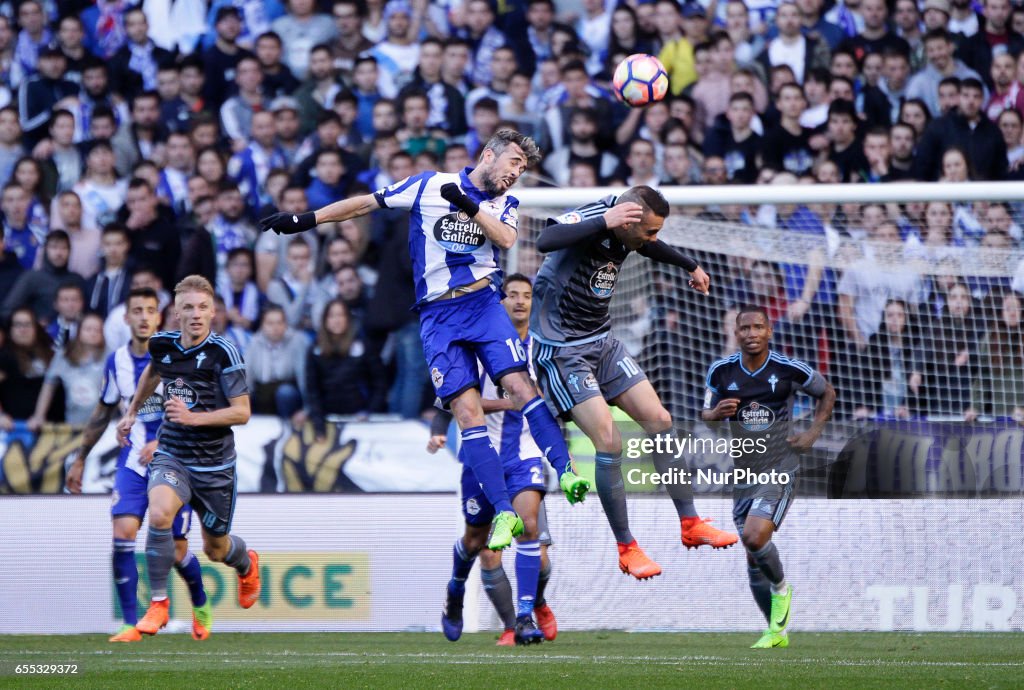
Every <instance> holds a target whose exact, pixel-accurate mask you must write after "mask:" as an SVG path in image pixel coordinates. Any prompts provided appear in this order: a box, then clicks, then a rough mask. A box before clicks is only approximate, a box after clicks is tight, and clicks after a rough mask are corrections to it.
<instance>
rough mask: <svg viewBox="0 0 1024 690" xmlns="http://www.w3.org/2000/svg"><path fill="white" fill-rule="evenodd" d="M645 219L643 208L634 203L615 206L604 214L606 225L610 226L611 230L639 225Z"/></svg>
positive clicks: (628, 202) (627, 202) (629, 202)
mask: <svg viewBox="0 0 1024 690" xmlns="http://www.w3.org/2000/svg"><path fill="white" fill-rule="evenodd" d="M643 218H644V208H643V206H641V205H640V204H635V203H633V202H632V201H626V202H623V203H621V204H615V205H614V206H612V207H611V208H610V209H608V210H607V211H605V212H604V224H605V225H606V226H608V229H609V230H611V229H613V228H621V227H624V226H626V225H631V224H633V223H639V222H640V221H641V220H643Z"/></svg>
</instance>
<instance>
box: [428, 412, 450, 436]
mask: <svg viewBox="0 0 1024 690" xmlns="http://www.w3.org/2000/svg"><path fill="white" fill-rule="evenodd" d="M451 423H452V413H451V412H448V411H446V410H438V411H437V414H435V415H434V418H433V419H432V420H430V435H431V436H445V435H447V434H448V425H450V424H451Z"/></svg>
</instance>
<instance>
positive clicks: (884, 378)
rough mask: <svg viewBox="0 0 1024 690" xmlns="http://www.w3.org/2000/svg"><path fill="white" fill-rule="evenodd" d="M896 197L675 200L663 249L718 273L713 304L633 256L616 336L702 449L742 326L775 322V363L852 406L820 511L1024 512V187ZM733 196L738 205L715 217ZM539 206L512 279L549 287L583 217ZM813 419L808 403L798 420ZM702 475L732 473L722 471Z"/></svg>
mask: <svg viewBox="0 0 1024 690" xmlns="http://www.w3.org/2000/svg"><path fill="white" fill-rule="evenodd" d="M886 187H887V185H874V186H868V185H856V186H850V185H845V186H836V187H824V186H809V185H792V186H781V187H755V188H739V189H736V190H735V191H734V192H733V193H731V195H728V196H727V195H722V194H721V192H726V193H727V194H728V193H729V192H730V190H728V189H717V190H716V189H711V190H709V189H707V188H704V189H700V188H696V189H694V188H674V189H670V190H667V191H666V194H667V198H668V199H669V201H670V203H671V204H672V205H673V207H672V213H671V215H670V217H669V218H668V219H667V221H666V223H665V226H664V228H663V230H662V232H661V233H660V235H659V239H660V240H662V241H664V242H667V243H669V244H671V245H673V246H676V247H679V248H681V249H683V250H684V251H686V252H687V253H688V254H690V255H692V256H694V257H696V258H697V259H698V260H699V261H700V263H701V265H702V267H703V268H704V269H705V270H706V271H707V273H708V274H709V275H710V276H711V285H712V288H711V294H710V295H709V296H707V297H705V296H703V295H701V294H698V293H697V292H695V291H694V290H692V289H690V288H689V287H688V286H687V280H688V276H687V274H686V273H685V271H683V270H682V269H680V268H676V267H673V266H668V265H664V264H658V263H655V262H652V261H650V260H648V259H645V258H643V257H641V256H639V255H636V254H633V255H631V256H630V258H629V259H628V260H627V262H626V263H625V265H624V266H623V268H622V271H621V272H620V275H619V277H618V282H617V284H616V287H615V292H614V294H613V297H612V299H611V313H612V324H613V327H612V334H613V335H614V336H615V337H617V338H618V339H619V340H621V341H622V343H623V344H624V345H625V347H626V349H627V350H628V351H629V353H630V354H631V355H632V356H633V357H634V359H636V361H637V362H638V363H639V364H640V366H641V367H642V368H643V369H644V370H645V372H646V373H647V375H648V377H649V379H650V380H651V383H652V384H653V385H654V387H655V389H656V390H657V391H658V393H659V395H660V396H661V399H662V401H663V403H664V404H665V406H666V408H667V409H668V410H669V412H670V413H671V414H672V416H673V419H674V420H676V422H677V425H678V428H677V433H681V432H684V431H685V432H690V433H693V432H695V430H696V431H701V430H703V429H702V427H701V424H700V423H699V422H698V421H696V420H699V411H700V409H701V407H702V404H703V397H704V390H705V387H704V381H705V376H706V373H707V370H708V367H709V365H710V364H711V363H712V362H713V361H714V360H716V359H717V358H720V357H723V356H727V355H729V354H732V353H734V352H736V351H737V350H738V349H739V348H738V344H737V343H736V340H735V336H734V334H733V330H734V323H735V315H736V310H737V308H738V307H740V306H742V305H757V306H761V307H764V308H765V309H766V310H767V311H768V313H769V315H770V317H771V320H772V322H773V331H774V333H773V337H772V348H773V349H774V350H777V351H779V352H781V353H783V354H785V355H787V356H789V357H793V358H798V359H801V360H803V361H805V362H807V363H808V364H810V365H811V366H812V367H814V368H816V369H818V370H819V371H820V372H821V373H822V374H823V375H824V376H825V377H826V378H827V379H828V380H829V381H830V382H831V383H832V384H833V385H834V386H835V388H836V391H837V394H838V399H837V403H836V408H835V414H834V417H833V420H832V422H830V424H829V426H828V428H827V430H826V433H825V434H824V436H823V438H822V440H821V441H820V442H819V443H818V444H817V446H816V448H815V450H814V451H813V452H812V453H810V454H807V455H805V456H803V457H802V459H801V465H802V467H801V493H802V494H803V495H807V494H811V495H821V496H826V495H831V496H835V497H838V496H844V497H845V496H858V495H875V494H878V495H889V496H895V495H907V494H920V493H928V494H932V495H934V494H943V493H952V494H956V495H969V496H973V495H979V494H980V495H987V494H993V495H1006V494H1007V493H1016V494H1017V495H1020V494H1021V483H1020V474H1021V468H1020V464H1021V463H1020V449H1021V448H1020V442H1019V436H1020V434H1019V433H1015V434H1013V435H1010V436H1007V435H1006V434H1005V433H1004V434H1002V436H1000V433H1001V432H1004V431H1013V430H1016V429H1018V428H1019V424H1018V423H1019V422H1021V421H1024V326H1022V311H1021V301H1022V299H1024V298H1022V296H1021V291H1024V264H1022V261H1021V260H1022V254H1021V252H1020V250H1019V249H1018V246H1019V242H1020V241H1021V238H1022V232H1024V231H1022V227H1021V224H1022V223H1024V221H1021V222H1020V223H1019V222H1018V221H1019V220H1020V217H1021V215H1020V214H1021V211H1022V210H1024V205H1022V203H1021V202H1022V201H1024V196H1022V194H1021V192H1022V189H1024V187H1022V186H1020V185H1002V189H995V190H994V189H993V188H992V185H987V186H986V188H985V189H979V186H978V185H966V186H965V185H935V184H932V185H899V187H900V188H902V189H903V190H905V191H908V192H910V193H908V194H907V195H906V197H907V198H910V199H913V200H900V199H899V198H894V197H893V194H892V191H891V190H890V189H886ZM852 190H855V192H854V193H853V194H851V191H852ZM958 190H959V191H958ZM566 191H567V192H569V195H571V196H573V197H574V199H577V198H578V199H580V200H581V201H582V200H583V198H584V197H586V195H584V194H582V192H583V191H585V190H566ZM611 191H612V190H593V195H592V197H586V198H590V200H594V199H597V198H599V197H600V196H602V195H603V194H602V193H608V192H611ZM744 192H747V197H748V198H749V199H744V197H743V196H742V194H743V193H744ZM968 192H969V193H968ZM1000 192H1005V194H1004V196H1002V197H1001V198H1000V197H997V196H996V195H997V194H999V193H1000ZM716 193H717V194H718V196H719V198H721V199H723V200H728V203H713V202H707V201H704V202H702V201H701V200H702V198H703V199H707V198H708V195H709V194H710V195H711V196H714V195H715V194H716ZM830 194H831V196H830ZM873 194H874V197H872V195H873ZM958 194H960V196H961V197H963V198H958V196H957V195H958ZM561 196H565V195H561ZM979 196H983V197H986V198H984V199H978V198H977V197H979ZM521 197H522V198H523V204H522V215H523V218H524V221H523V222H522V224H521V229H520V239H519V242H518V246H517V249H516V251H515V252H514V253H513V254H511V255H510V257H509V265H508V270H509V271H518V272H521V273H525V274H526V275H528V276H534V275H535V274H536V272H537V270H538V268H539V266H540V263H541V261H542V260H543V256H542V255H540V254H539V253H538V252H537V251H536V246H535V240H536V236H537V234H538V233H539V231H540V230H541V229H542V228H543V227H544V224H545V220H546V218H548V217H551V216H555V215H558V214H560V213H563V212H564V211H565V209H566V206H565V205H561V204H558V203H557V202H556V203H552V201H551V196H550V195H546V194H545V193H543V192H542V193H539V194H538V193H537V192H531V191H527V192H525V193H522V194H521ZM773 197H774V198H777V199H779V200H780V201H779V202H778V203H765V202H770V201H771V200H772V199H773ZM851 198H852V199H853V200H852V201H851V200H849V199H851ZM801 199H805V200H806V201H805V202H803V203H801V202H800V201H801ZM759 202H760V203H759ZM783 202H785V203H783ZM789 202H795V203H789ZM813 411H814V401H813V400H811V399H809V398H807V397H806V396H802V395H800V396H797V399H796V401H795V405H794V418H795V419H797V420H802V422H803V423H806V422H807V421H808V420H809V419H810V417H811V416H812V415H813ZM799 423H800V422H798V424H799ZM704 431H706V430H704ZM571 433H575V432H571ZM1011 460H1013V461H1012V462H1011ZM627 462H628V460H627ZM688 462H690V463H691V464H696V465H698V466H699V465H701V464H704V465H707V464H708V463H712V464H717V465H719V466H722V467H725V466H727V465H728V464H729V461H728V459H727V458H716V457H708V456H707V454H703V455H701V456H699V457H698V456H696V455H694V456H691V457H688Z"/></svg>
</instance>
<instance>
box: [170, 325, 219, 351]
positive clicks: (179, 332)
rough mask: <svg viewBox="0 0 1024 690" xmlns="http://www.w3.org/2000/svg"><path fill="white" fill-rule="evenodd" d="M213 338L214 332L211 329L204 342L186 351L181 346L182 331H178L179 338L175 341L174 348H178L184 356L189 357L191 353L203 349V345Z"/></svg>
mask: <svg viewBox="0 0 1024 690" xmlns="http://www.w3.org/2000/svg"><path fill="white" fill-rule="evenodd" d="M212 337H213V330H212V329H211V330H210V332H209V333H207V334H206V337H205V338H203V339H202V341H200V342H198V343H196V344H195V345H193V346H192V347H190V348H189V349H187V350H186V349H185V348H183V347H182V346H181V331H178V337H177V338H175V339H174V346H175V347H176V348H178V349H179V350H180V351H181V353H182V354H183V355H187V354H188V353H189V352H193V351H195V350H198V349H199V348H201V347H202V346H203V345H205V344H206V341H208V340H209V339H210V338H212Z"/></svg>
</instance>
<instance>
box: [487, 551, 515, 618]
mask: <svg viewBox="0 0 1024 690" xmlns="http://www.w3.org/2000/svg"><path fill="white" fill-rule="evenodd" d="M480 579H481V580H482V581H483V583H484V591H485V592H487V598H488V599H490V600H491V603H492V604H493V605H494V610H495V611H497V612H498V618H500V619H501V623H502V625H504V626H505V630H512V629H513V628H515V627H516V609H515V604H514V603H513V601H512V583H510V582H509V581H508V576H507V575H506V574H505V569H504V568H502V567H501V566H500V565H499V566H498V567H497V568H495V569H494V570H487V569H486V568H481V569H480Z"/></svg>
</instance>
